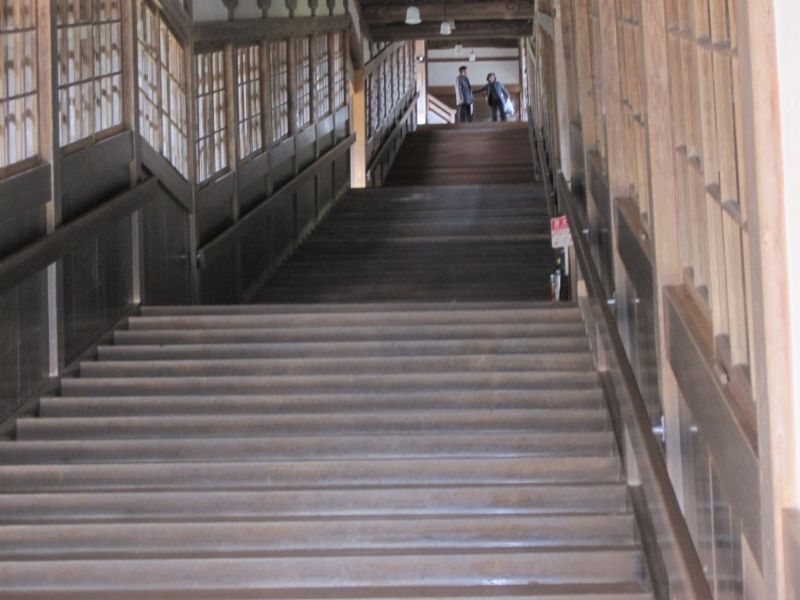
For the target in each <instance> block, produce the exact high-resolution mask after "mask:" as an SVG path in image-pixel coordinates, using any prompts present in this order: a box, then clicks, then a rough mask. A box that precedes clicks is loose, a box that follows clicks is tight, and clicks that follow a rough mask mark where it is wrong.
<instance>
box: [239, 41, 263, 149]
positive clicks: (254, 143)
mask: <svg viewBox="0 0 800 600" xmlns="http://www.w3.org/2000/svg"><path fill="white" fill-rule="evenodd" d="M260 50H261V49H260V48H259V46H247V47H245V48H237V49H236V101H237V107H238V110H239V116H238V120H239V123H238V126H239V156H238V158H239V159H240V160H241V159H243V158H247V157H248V156H250V155H251V154H255V153H256V152H259V151H260V150H262V149H263V147H264V138H263V134H262V126H263V108H262V105H263V102H262V98H261V52H260Z"/></svg>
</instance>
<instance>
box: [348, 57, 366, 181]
mask: <svg viewBox="0 0 800 600" xmlns="http://www.w3.org/2000/svg"><path fill="white" fill-rule="evenodd" d="M365 81H366V71H365V69H363V68H361V69H354V70H353V76H352V77H351V78H350V110H351V117H350V123H351V127H352V129H353V133H355V134H356V143H355V144H354V145H353V151H352V152H353V153H352V157H353V160H352V163H351V164H350V173H351V174H350V185H351V187H354V188H363V187H366V186H367V90H366V86H365Z"/></svg>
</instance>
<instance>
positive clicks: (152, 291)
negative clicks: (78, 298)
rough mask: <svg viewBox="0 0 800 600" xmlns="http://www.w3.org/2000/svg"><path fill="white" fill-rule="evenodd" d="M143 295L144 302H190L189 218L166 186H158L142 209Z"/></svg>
mask: <svg viewBox="0 0 800 600" xmlns="http://www.w3.org/2000/svg"><path fill="white" fill-rule="evenodd" d="M142 235H143V247H144V259H143V261H144V269H143V271H144V273H143V276H144V281H143V289H144V298H145V301H146V302H147V303H148V304H190V303H191V301H192V287H191V264H190V261H191V256H192V253H191V252H190V250H189V218H188V215H187V214H186V212H185V211H184V210H183V208H182V207H181V206H180V204H179V203H178V202H176V201H175V200H174V198H171V197H170V196H169V192H168V191H167V190H166V188H164V187H162V186H158V188H157V190H156V192H155V197H154V198H153V201H152V202H150V203H148V204H147V205H146V206H145V207H144V209H143V210H142Z"/></svg>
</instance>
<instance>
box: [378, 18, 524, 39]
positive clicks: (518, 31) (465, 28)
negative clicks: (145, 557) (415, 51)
mask: <svg viewBox="0 0 800 600" xmlns="http://www.w3.org/2000/svg"><path fill="white" fill-rule="evenodd" d="M440 25H441V23H437V22H430V23H422V24H421V25H413V26H412V25H373V26H372V28H371V29H372V37H373V39H375V41H378V42H398V41H402V40H451V41H452V42H453V43H456V42H458V41H469V40H475V39H478V40H485V39H519V38H521V37H530V36H532V35H533V22H532V21H463V22H461V21H457V22H456V28H455V31H453V34H452V35H450V36H447V37H445V36H442V35H439V26H440Z"/></svg>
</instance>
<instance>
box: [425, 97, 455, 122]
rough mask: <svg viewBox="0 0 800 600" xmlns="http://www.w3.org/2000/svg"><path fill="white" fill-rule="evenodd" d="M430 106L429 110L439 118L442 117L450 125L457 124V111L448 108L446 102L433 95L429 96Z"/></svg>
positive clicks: (428, 106)
mask: <svg viewBox="0 0 800 600" xmlns="http://www.w3.org/2000/svg"><path fill="white" fill-rule="evenodd" d="M427 98H428V105H427V109H428V110H429V111H431V112H432V113H433V114H435V115H436V116H438V117H441V118H442V119H444V120H445V121H447V122H448V123H455V122H456V112H457V111H456V109H455V108H452V107H450V106H447V104H445V103H444V102H442V101H441V100H439V98H437V97H436V96H434V95H433V94H428V96H427Z"/></svg>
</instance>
